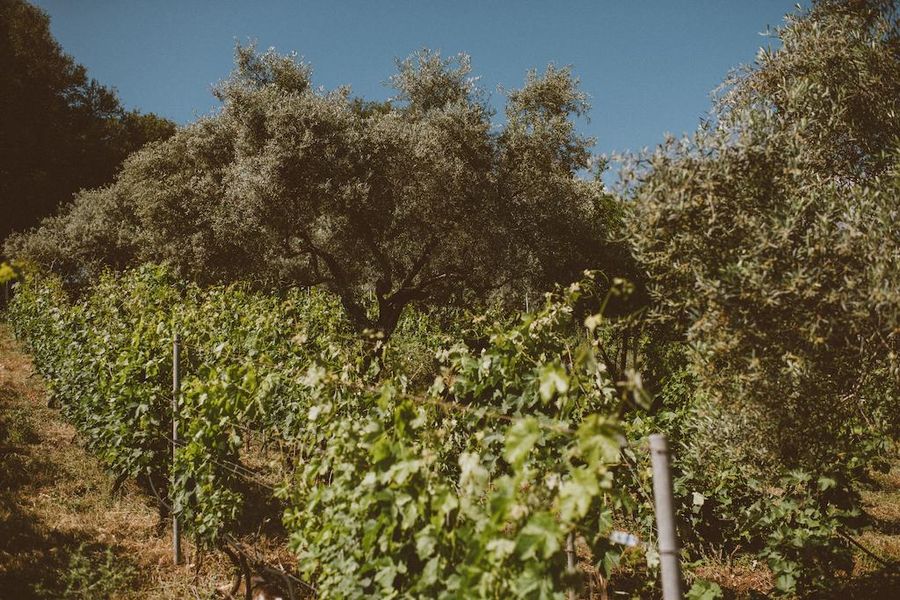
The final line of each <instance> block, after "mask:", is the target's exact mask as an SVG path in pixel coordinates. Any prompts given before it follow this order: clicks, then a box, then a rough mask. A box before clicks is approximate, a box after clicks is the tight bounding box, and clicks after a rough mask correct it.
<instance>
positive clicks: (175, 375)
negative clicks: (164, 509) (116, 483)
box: [172, 333, 181, 565]
mask: <svg viewBox="0 0 900 600" xmlns="http://www.w3.org/2000/svg"><path fill="white" fill-rule="evenodd" d="M180 345H181V344H180V340H179V338H178V334H177V333H176V334H175V337H174V339H173V340H172V466H173V468H174V465H175V449H176V447H177V446H178V404H179V403H178V400H179V395H180V393H181V374H180V373H179V372H178V362H179V354H180V350H181V348H180ZM174 483H175V478H174V474H173V477H172V485H173V487H174ZM172 556H173V559H174V561H175V564H176V565H180V564H181V527H180V525H179V523H178V514H177V513H176V512H175V507H174V503H173V507H172Z"/></svg>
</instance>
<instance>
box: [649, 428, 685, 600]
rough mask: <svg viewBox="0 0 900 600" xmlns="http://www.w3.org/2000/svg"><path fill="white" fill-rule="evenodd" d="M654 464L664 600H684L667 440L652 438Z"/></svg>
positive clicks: (656, 435)
mask: <svg viewBox="0 0 900 600" xmlns="http://www.w3.org/2000/svg"><path fill="white" fill-rule="evenodd" d="M650 461H651V464H652V465H653V503H654V505H655V509H656V529H657V538H658V540H659V570H660V578H661V579H662V592H663V600H681V597H682V596H681V564H680V562H679V561H680V552H681V549H680V547H679V545H678V532H677V531H676V530H675V511H674V505H673V503H672V473H671V471H670V465H669V444H668V442H667V441H666V436H664V435H661V434H658V433H657V434H653V435H651V436H650Z"/></svg>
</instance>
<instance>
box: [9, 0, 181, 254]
mask: <svg viewBox="0 0 900 600" xmlns="http://www.w3.org/2000/svg"><path fill="white" fill-rule="evenodd" d="M49 25H50V22H49V18H48V16H47V14H46V13H45V12H43V11H42V10H40V9H39V8H36V7H34V6H32V5H30V4H28V3H26V2H24V1H23V0H0V73H2V74H3V83H2V85H0V240H2V239H4V238H5V237H6V236H7V235H8V234H9V233H10V232H12V231H20V230H24V229H27V228H29V227H32V226H34V225H37V224H38V223H39V221H40V220H41V219H42V218H43V217H46V216H48V215H50V214H52V213H53V212H54V211H55V210H56V208H57V207H58V206H59V205H60V204H63V203H65V202H67V201H68V200H70V199H71V197H72V194H73V193H75V192H77V191H78V190H79V189H82V188H90V187H96V186H98V185H102V184H104V183H108V182H110V181H112V179H113V177H114V175H115V172H116V170H117V169H118V167H119V165H120V164H121V162H122V160H123V159H124V158H125V157H126V156H127V155H128V154H129V153H131V152H133V151H134V150H136V149H137V148H139V147H141V146H142V145H143V144H144V143H146V142H148V141H150V140H156V139H163V138H165V137H168V136H169V135H171V134H172V133H173V132H174V130H175V126H174V124H173V123H171V122H170V121H167V120H165V119H161V118H159V117H157V116H155V115H152V114H150V115H144V114H140V113H138V112H136V111H126V110H124V109H123V108H122V106H121V103H120V102H119V100H118V98H117V96H116V94H115V92H114V91H113V90H111V89H110V88H107V87H104V86H102V85H100V84H99V83H97V82H96V81H94V80H93V79H90V78H88V76H87V71H86V69H85V68H84V67H83V66H81V65H79V64H77V63H76V62H75V61H74V60H73V59H72V57H70V56H69V55H67V54H65V53H64V52H63V51H62V49H61V48H60V46H59V44H58V43H57V42H56V40H54V39H53V36H52V35H51V33H50V26H49Z"/></svg>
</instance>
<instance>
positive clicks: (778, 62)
mask: <svg viewBox="0 0 900 600" xmlns="http://www.w3.org/2000/svg"><path fill="white" fill-rule="evenodd" d="M774 33H775V35H776V37H777V39H778V42H779V43H778V44H777V45H776V47H775V48H774V49H772V48H768V49H762V50H760V52H759V55H758V57H757V59H756V61H755V63H754V64H753V65H752V66H750V67H746V68H744V69H739V70H737V71H735V72H734V73H733V74H732V75H731V76H730V77H729V78H728V79H727V80H726V82H725V84H724V86H723V88H722V93H721V96H720V98H719V106H718V108H719V112H720V113H721V115H722V116H723V117H724V118H725V119H726V120H728V119H730V118H731V117H733V118H734V119H735V121H737V122H740V121H741V120H742V118H743V117H742V116H741V113H742V112H743V111H744V110H746V109H748V108H751V107H753V108H759V109H767V108H768V109H772V110H774V111H775V112H777V113H778V114H779V116H780V118H782V119H783V120H784V121H785V122H787V123H790V124H791V125H796V126H798V135H799V136H801V137H802V139H803V141H804V145H805V146H806V154H807V157H806V158H807V160H808V161H810V162H811V163H814V165H815V167H814V168H815V170H816V171H817V172H819V173H822V174H825V175H826V176H827V177H835V178H840V179H844V178H846V179H850V180H852V181H854V182H857V183H860V182H864V181H865V180H866V179H867V178H871V177H873V176H876V175H879V174H883V173H885V172H886V171H890V170H892V169H893V165H894V164H895V150H896V148H897V143H898V139H900V125H898V120H897V114H898V111H900V54H898V52H897V48H898V47H900V12H898V8H897V3H896V2H895V1H894V0H818V1H817V2H814V3H813V4H812V6H811V7H810V8H809V9H808V10H805V11H800V12H799V14H795V15H788V16H787V18H786V25H784V26H782V27H780V28H778V29H777V30H776V31H775V32H774ZM729 113H731V114H729Z"/></svg>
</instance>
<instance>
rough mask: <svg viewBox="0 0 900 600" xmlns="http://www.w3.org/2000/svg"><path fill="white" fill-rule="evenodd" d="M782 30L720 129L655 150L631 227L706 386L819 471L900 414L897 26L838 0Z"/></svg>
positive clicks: (728, 101)
mask: <svg viewBox="0 0 900 600" xmlns="http://www.w3.org/2000/svg"><path fill="white" fill-rule="evenodd" d="M778 36H779V38H780V40H781V41H782V42H783V43H782V45H781V46H780V48H779V49H777V50H773V51H768V52H764V53H762V54H761V55H760V58H759V60H758V62H757V63H756V64H755V65H753V66H752V67H750V68H748V69H746V70H744V71H741V72H739V73H737V74H736V75H735V76H734V77H733V78H732V79H731V80H730V81H729V87H728V88H727V89H726V90H725V94H724V96H723V100H722V102H721V104H720V112H719V114H718V117H719V118H718V120H717V122H715V123H714V124H713V125H712V126H710V127H707V128H705V129H703V130H701V131H700V132H699V133H698V134H697V135H696V136H694V137H693V138H691V139H686V140H682V141H679V142H676V141H673V142H670V143H669V144H666V145H664V146H663V147H661V148H660V149H658V150H657V151H656V152H655V153H653V154H652V155H650V156H648V157H646V161H647V162H646V168H645V169H643V170H642V172H641V174H640V175H639V178H638V180H637V181H636V182H635V186H634V188H633V196H634V197H633V203H632V205H631V206H632V210H631V211H630V214H629V217H628V224H629V231H630V235H631V239H632V240H633V241H634V245H635V252H636V255H637V258H638V260H639V262H640V264H641V265H642V267H643V268H644V269H645V270H646V272H647V274H648V276H649V281H650V282H651V286H650V288H651V292H652V295H653V297H654V299H655V301H656V307H657V312H658V314H659V315H660V316H661V317H663V318H664V319H666V320H668V321H669V322H672V323H675V324H676V325H677V326H679V327H680V329H681V331H682V332H683V333H684V334H685V336H686V338H687V340H689V341H690V342H692V343H693V345H694V348H695V350H696V353H695V357H696V359H697V360H696V367H697V368H696V373H697V374H698V376H699V377H700V378H701V380H702V381H703V382H704V384H705V387H706V390H707V391H708V393H709V394H711V395H713V396H715V397H716V398H718V399H719V400H721V402H723V403H724V404H725V405H726V406H728V407H730V409H731V412H733V413H735V414H740V413H741V408H742V407H747V408H748V409H749V410H753V411H756V412H755V413H754V414H760V413H759V409H760V408H761V409H762V414H764V415H765V418H764V419H757V418H754V419H752V420H750V421H747V422H748V423H752V424H753V426H754V427H759V428H761V429H762V430H763V431H762V435H761V436H760V437H759V438H752V439H755V440H757V441H758V442H759V443H760V445H761V446H762V447H768V448H769V449H770V450H772V451H773V454H774V456H775V457H776V458H777V459H779V460H781V461H783V462H786V463H788V464H791V465H798V464H799V465H804V466H807V467H810V468H815V469H824V468H828V466H829V465H833V464H835V463H834V462H833V461H841V460H842V457H844V456H845V454H843V453H844V452H846V451H847V450H848V449H851V448H858V447H859V446H860V432H862V431H866V430H869V429H874V428H875V427H876V426H879V425H885V424H887V425H888V426H891V424H893V427H896V426H897V424H898V423H900V410H898V405H897V402H896V398H897V395H898V393H900V377H898V360H897V356H898V353H900V227H898V226H897V223H898V210H900V160H898V158H900V140H898V133H900V128H898V123H900V120H898V118H897V117H898V114H900V93H898V90H900V26H898V20H897V10H896V6H895V3H893V2H883V1H880V0H871V1H868V2H861V1H849V0H848V1H834V0H828V1H821V2H816V3H814V5H813V6H812V7H811V8H810V9H809V10H806V11H802V12H801V13H800V14H799V15H796V16H794V17H792V18H790V19H789V20H788V23H787V24H786V25H785V26H784V27H782V28H781V29H779V30H778ZM894 432H895V433H896V429H895V430H894ZM745 438H749V434H748V432H746V431H745Z"/></svg>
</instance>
